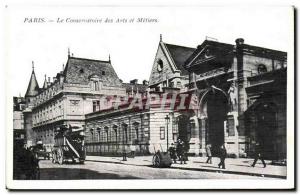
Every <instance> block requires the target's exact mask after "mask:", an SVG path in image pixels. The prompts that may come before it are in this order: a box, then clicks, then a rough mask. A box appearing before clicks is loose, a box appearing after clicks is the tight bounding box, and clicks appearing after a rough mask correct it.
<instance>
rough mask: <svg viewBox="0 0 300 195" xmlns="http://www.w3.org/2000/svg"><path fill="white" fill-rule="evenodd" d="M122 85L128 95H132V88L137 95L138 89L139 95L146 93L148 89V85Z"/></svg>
mask: <svg viewBox="0 0 300 195" xmlns="http://www.w3.org/2000/svg"><path fill="white" fill-rule="evenodd" d="M122 85H123V87H124V88H125V89H126V93H131V90H132V87H133V92H134V93H136V91H137V89H138V90H139V93H145V92H146V90H147V88H148V85H143V84H131V83H123V84H122Z"/></svg>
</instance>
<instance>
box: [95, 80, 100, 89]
mask: <svg viewBox="0 0 300 195" xmlns="http://www.w3.org/2000/svg"><path fill="white" fill-rule="evenodd" d="M94 90H95V91H99V81H94Z"/></svg>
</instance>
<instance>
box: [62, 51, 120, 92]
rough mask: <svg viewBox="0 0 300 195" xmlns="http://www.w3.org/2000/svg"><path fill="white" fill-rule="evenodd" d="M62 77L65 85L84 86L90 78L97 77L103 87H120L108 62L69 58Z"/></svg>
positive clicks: (115, 74)
mask: <svg viewBox="0 0 300 195" xmlns="http://www.w3.org/2000/svg"><path fill="white" fill-rule="evenodd" d="M63 75H64V77H65V80H64V81H65V82H66V83H74V84H75V83H76V84H85V85H86V84H88V83H89V82H90V77H91V76H94V75H97V76H98V77H99V78H100V80H102V82H103V85H105V86H121V85H122V83H121V82H120V79H119V77H118V75H117V73H116V72H115V70H114V68H113V67H112V65H111V62H110V61H101V60H94V59H84V58H77V57H71V56H69V58H68V62H67V65H66V67H65V70H64V72H63Z"/></svg>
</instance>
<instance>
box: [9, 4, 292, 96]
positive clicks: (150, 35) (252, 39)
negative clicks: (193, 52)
mask: <svg viewBox="0 0 300 195" xmlns="http://www.w3.org/2000/svg"><path fill="white" fill-rule="evenodd" d="M6 10H7V15H6V16H7V17H6V20H5V21H6V24H5V25H6V26H5V32H6V34H5V41H6V42H5V48H6V52H7V53H6V56H5V57H6V67H7V68H8V69H7V74H6V75H7V79H8V81H9V82H10V85H9V86H11V87H9V89H8V90H9V92H10V94H12V95H14V96H18V95H19V93H21V95H22V96H24V94H25V92H26V89H27V86H28V82H29V78H30V74H31V70H32V69H31V66H32V65H31V61H34V62H35V73H36V76H37V79H38V82H39V85H40V87H41V86H42V84H43V81H44V74H47V77H48V76H50V77H51V80H52V77H54V76H55V75H56V73H57V72H59V71H60V70H61V69H62V64H65V63H66V61H67V50H68V47H69V48H70V50H71V53H74V56H75V57H81V58H91V59H98V60H108V55H109V54H110V55H111V60H112V65H113V67H114V69H115V71H116V73H117V74H118V76H119V78H120V79H122V80H123V81H124V82H129V80H131V79H135V78H137V79H139V82H141V81H142V80H144V79H147V80H148V79H149V77H150V71H151V68H152V65H153V61H154V57H155V53H156V50H157V47H158V42H159V34H162V36H163V41H164V42H166V43H171V44H178V45H183V46H189V47H197V45H200V44H201V43H202V42H203V41H204V40H205V37H206V36H209V37H213V38H216V39H218V41H220V42H225V43H230V44H235V39H236V38H244V39H245V43H246V44H250V45H256V46H261V47H266V48H270V49H276V50H281V51H288V50H289V49H290V48H291V46H292V45H293V42H292V39H291V37H293V34H292V33H293V15H292V14H293V13H292V11H293V10H292V8H291V7H249V6H248V7H232V6H231V7H222V6H219V7H21V8H14V7H9V8H8V9H6ZM26 17H42V18H46V20H54V21H56V20H57V18H58V17H59V18H63V19H66V18H82V19H88V18H106V17H109V18H113V19H117V18H127V19H130V18H135V19H137V18H140V17H144V18H155V19H158V23H133V24H130V23H127V24H116V23H113V24H104V23H101V24H97V23H93V24H69V23H63V24H58V23H55V22H53V23H48V22H47V23H33V24H32V23H24V20H25V18H26Z"/></svg>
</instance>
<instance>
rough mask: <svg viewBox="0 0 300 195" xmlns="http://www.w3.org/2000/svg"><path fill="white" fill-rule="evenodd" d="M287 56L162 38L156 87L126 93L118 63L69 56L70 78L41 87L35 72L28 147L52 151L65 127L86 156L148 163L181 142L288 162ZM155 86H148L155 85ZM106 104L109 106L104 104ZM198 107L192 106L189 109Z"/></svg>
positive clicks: (196, 148) (199, 149)
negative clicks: (81, 136)
mask: <svg viewBox="0 0 300 195" xmlns="http://www.w3.org/2000/svg"><path fill="white" fill-rule="evenodd" d="M286 70H287V53H285V52H281V51H275V50H271V49H267V48H262V47H256V46H252V45H247V44H245V43H244V40H243V39H237V40H236V43H235V44H234V45H232V44H227V43H221V42H217V41H211V40H205V41H204V42H203V43H202V44H201V45H199V46H198V47H197V48H190V47H184V46H178V45H173V44H168V43H165V42H163V41H162V38H160V41H159V44H158V49H157V52H156V55H155V57H154V63H153V66H152V70H151V73H150V79H149V83H148V82H147V81H144V82H143V84H138V83H137V80H132V81H131V82H130V83H123V82H122V81H121V80H120V79H119V78H118V76H117V74H116V73H115V71H114V69H113V67H112V65H111V62H110V60H108V61H99V60H90V59H83V58H76V57H71V56H68V61H67V64H66V67H65V68H64V70H63V71H62V72H60V73H58V74H57V75H56V77H54V78H53V82H50V79H48V81H47V80H46V77H45V82H44V85H43V88H39V87H38V83H37V82H36V78H35V73H34V70H33V72H32V75H31V79H30V83H29V86H28V90H27V93H26V95H25V99H26V102H27V108H26V109H25V110H24V111H23V114H24V119H25V124H24V126H25V129H26V132H27V140H28V141H31V142H32V143H34V142H36V141H38V140H41V141H43V142H44V143H45V144H47V145H48V147H51V146H52V145H53V141H54V140H53V137H54V130H55V129H57V128H58V127H59V126H60V125H71V126H78V127H82V128H84V129H85V134H86V150H87V154H88V155H120V153H121V152H122V151H124V150H127V149H128V148H129V147H127V146H130V145H135V146H136V147H137V149H136V150H137V153H138V154H140V155H146V154H150V153H153V152H155V151H156V150H158V149H159V150H163V151H166V150H167V147H168V146H169V145H170V144H171V143H176V142H177V140H178V139H181V140H183V141H184V142H185V143H186V145H187V148H188V153H189V154H190V155H201V156H204V155H206V153H205V146H206V145H207V144H211V145H212V152H213V155H217V151H218V149H219V147H220V146H221V145H223V144H224V145H225V147H226V148H227V151H228V154H229V155H230V156H232V157H251V156H252V154H253V150H254V145H255V143H257V142H259V143H261V145H262V146H263V148H264V150H265V151H266V154H267V155H266V157H267V158H268V159H285V158H286ZM148 84H149V85H148ZM103 100H105V101H103ZM191 105H192V106H191Z"/></svg>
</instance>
